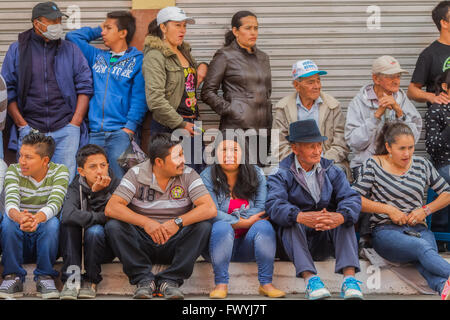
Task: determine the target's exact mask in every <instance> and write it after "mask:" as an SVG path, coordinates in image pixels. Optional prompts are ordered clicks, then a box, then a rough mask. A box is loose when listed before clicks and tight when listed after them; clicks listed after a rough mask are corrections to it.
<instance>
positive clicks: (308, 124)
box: [286, 119, 328, 142]
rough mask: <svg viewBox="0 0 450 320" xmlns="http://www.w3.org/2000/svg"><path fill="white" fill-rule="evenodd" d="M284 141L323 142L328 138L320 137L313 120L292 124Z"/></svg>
mask: <svg viewBox="0 0 450 320" xmlns="http://www.w3.org/2000/svg"><path fill="white" fill-rule="evenodd" d="M286 139H287V140H288V141H289V142H323V141H325V140H327V139H328V138H327V137H324V136H322V134H321V133H320V130H319V127H318V126H317V124H316V121H315V120H313V119H308V120H300V121H295V122H292V123H291V124H290V125H289V135H288V136H286Z"/></svg>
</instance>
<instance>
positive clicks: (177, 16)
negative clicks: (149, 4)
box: [156, 7, 195, 26]
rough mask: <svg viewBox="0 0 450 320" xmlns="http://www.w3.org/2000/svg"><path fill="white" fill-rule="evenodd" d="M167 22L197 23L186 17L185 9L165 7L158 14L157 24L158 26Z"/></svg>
mask: <svg viewBox="0 0 450 320" xmlns="http://www.w3.org/2000/svg"><path fill="white" fill-rule="evenodd" d="M167 21H186V23H192V24H194V23H195V20H194V19H192V18H189V17H188V16H186V13H185V12H184V10H183V9H180V8H178V7H165V8H164V9H161V10H160V11H159V12H158V15H157V16H156V23H157V24H158V26H159V25H160V24H161V23H165V22H167Z"/></svg>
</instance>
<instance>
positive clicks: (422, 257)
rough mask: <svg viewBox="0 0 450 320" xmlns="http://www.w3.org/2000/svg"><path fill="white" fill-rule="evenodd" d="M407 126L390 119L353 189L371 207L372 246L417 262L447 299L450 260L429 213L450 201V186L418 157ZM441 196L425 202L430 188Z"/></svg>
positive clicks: (396, 259) (368, 209)
mask: <svg viewBox="0 0 450 320" xmlns="http://www.w3.org/2000/svg"><path fill="white" fill-rule="evenodd" d="M413 153H414V135H413V133H412V131H411V129H410V128H409V127H408V125H405V124H403V123H400V122H389V123H386V124H385V125H384V127H383V129H382V131H381V132H380V134H379V136H378V139H377V145H376V153H375V155H374V156H373V157H372V158H369V159H368V160H367V161H366V162H365V164H364V166H363V168H362V171H361V175H360V177H359V178H358V180H357V182H356V183H355V184H354V185H353V188H354V189H355V190H357V191H358V192H359V193H360V194H361V198H362V210H361V212H371V213H372V216H371V218H370V221H371V228H372V237H373V239H372V241H373V247H374V249H375V250H376V251H377V252H378V254H379V255H381V256H382V257H383V258H385V259H387V260H389V261H393V262H400V263H415V265H416V267H417V269H418V271H419V272H420V273H421V274H422V276H423V277H424V278H425V279H426V280H427V283H428V285H429V286H430V288H432V289H433V290H435V291H437V292H439V294H441V296H442V299H446V298H447V299H448V298H449V297H450V295H449V289H450V279H448V278H449V277H450V263H448V262H447V261H446V260H444V259H443V258H442V257H441V256H440V255H439V254H438V251H437V246H436V240H435V238H434V235H433V233H432V232H431V231H429V230H428V228H427V225H426V222H425V218H426V217H427V215H429V214H431V213H433V212H435V211H438V210H439V209H442V208H444V207H446V206H447V205H449V204H450V186H449V185H448V184H447V183H446V182H445V180H444V179H443V178H442V177H441V176H440V175H439V173H438V172H437V171H436V169H435V168H434V167H433V165H432V164H431V163H430V161H428V160H427V159H425V158H422V157H419V156H414V155H413ZM427 186H430V187H431V188H432V189H433V190H434V191H435V192H436V193H437V194H438V195H439V197H438V198H437V199H436V200H434V201H433V202H431V203H429V204H428V205H423V199H424V194H425V191H426V187H427Z"/></svg>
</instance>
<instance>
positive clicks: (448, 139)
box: [425, 69, 450, 252]
mask: <svg viewBox="0 0 450 320" xmlns="http://www.w3.org/2000/svg"><path fill="white" fill-rule="evenodd" d="M441 92H444V93H446V94H450V69H447V70H446V71H445V72H443V73H442V74H440V75H439V76H438V77H437V78H436V79H435V94H436V95H439V94H441ZM425 147H426V149H427V153H428V154H429V155H430V160H431V163H432V164H433V166H434V167H435V168H436V170H437V171H438V172H439V174H440V175H441V176H442V177H443V178H444V179H445V181H446V182H447V183H450V103H447V104H432V105H431V106H430V107H429V108H428V110H427V113H426V114H425ZM449 208H450V207H446V208H444V209H442V210H440V211H439V212H437V214H433V218H432V221H431V230H432V231H434V232H448V230H449V222H450V220H449ZM437 246H438V250H439V252H445V251H447V250H450V248H449V247H448V244H446V242H444V241H437Z"/></svg>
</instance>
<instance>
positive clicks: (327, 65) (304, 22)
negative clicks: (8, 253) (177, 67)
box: [176, 0, 438, 155]
mask: <svg viewBox="0 0 450 320" xmlns="http://www.w3.org/2000/svg"><path fill="white" fill-rule="evenodd" d="M176 3H177V6H179V7H181V8H183V9H184V10H185V11H186V13H187V14H188V15H189V16H192V17H194V18H195V19H196V24H195V25H189V26H188V32H187V36H186V40H187V41H188V42H190V43H191V45H192V47H193V54H194V56H195V57H196V59H197V60H198V61H208V62H209V61H210V60H211V58H212V56H213V54H214V52H215V51H216V50H217V49H218V48H220V47H221V46H222V44H223V35H224V33H225V31H226V30H228V29H229V24H230V21H231V17H232V15H233V14H234V13H235V12H237V11H239V10H250V11H253V12H254V13H255V14H256V15H257V16H258V21H259V24H260V32H259V38H258V47H259V48H260V49H262V50H263V51H265V52H266V53H267V54H269V56H270V60H271V66H272V77H273V83H272V84H273V94H272V100H273V103H274V104H275V103H276V102H277V101H278V100H280V99H281V98H282V97H284V96H285V95H287V94H288V93H289V92H292V90H293V89H292V85H291V79H290V77H289V76H290V70H291V66H292V64H293V63H294V62H295V61H296V60H299V59H306V58H311V59H313V60H314V61H315V62H316V63H317V64H318V65H319V67H320V68H322V69H324V70H327V71H328V75H327V76H324V77H323V78H322V79H323V83H322V84H323V90H324V91H326V92H328V93H330V94H332V95H333V96H334V97H336V98H337V99H338V100H339V101H340V102H341V105H342V107H343V109H344V112H345V111H346V109H347V105H348V103H349V101H350V100H351V99H352V98H353V96H354V95H355V94H356V93H357V92H358V91H359V89H360V87H361V86H362V85H364V84H366V83H369V82H370V81H371V74H370V70H371V64H372V61H373V59H375V58H376V57H378V56H381V55H392V56H394V57H395V58H397V59H398V60H399V62H400V63H401V65H402V67H403V68H404V69H406V70H408V71H409V72H410V73H411V74H412V71H413V70H414V66H415V63H416V60H417V57H418V55H419V53H420V52H421V51H422V50H423V49H424V48H425V47H426V46H428V44H430V43H431V42H432V41H433V40H435V39H436V38H437V37H438V33H437V29H436V27H435V25H434V23H433V21H432V19H431V10H432V9H433V7H434V6H435V5H436V4H437V1H410V0H395V1H391V0H389V1H388V0H382V1H367V0H366V1H361V0H360V1H357V0H345V1H344V0H343V1H325V0H316V1H294V0H288V1H287V0H282V1H269V0H243V1H241V0H228V1H222V0H209V1H201V0H177V2H176ZM372 5H377V6H379V8H380V9H381V12H380V14H381V20H380V22H381V28H380V29H374V30H370V29H368V27H367V20H368V18H369V17H370V16H371V13H367V12H366V11H367V9H368V7H369V6H372ZM411 74H410V75H408V76H405V77H404V78H403V79H402V82H401V87H402V88H403V89H404V90H406V89H407V87H408V84H409V81H410V77H411ZM416 107H417V108H418V110H419V111H420V113H421V114H422V116H423V115H424V113H425V111H426V106H425V104H420V103H416ZM200 110H201V114H202V119H203V121H204V122H205V125H204V126H205V127H211V126H217V124H218V116H217V115H216V114H215V113H214V112H213V111H212V110H211V109H210V108H209V106H207V105H205V104H200ZM423 137H424V134H423V132H422V139H421V140H420V141H419V144H418V145H417V153H418V154H419V155H425V154H426V152H425V146H424V141H423Z"/></svg>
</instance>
